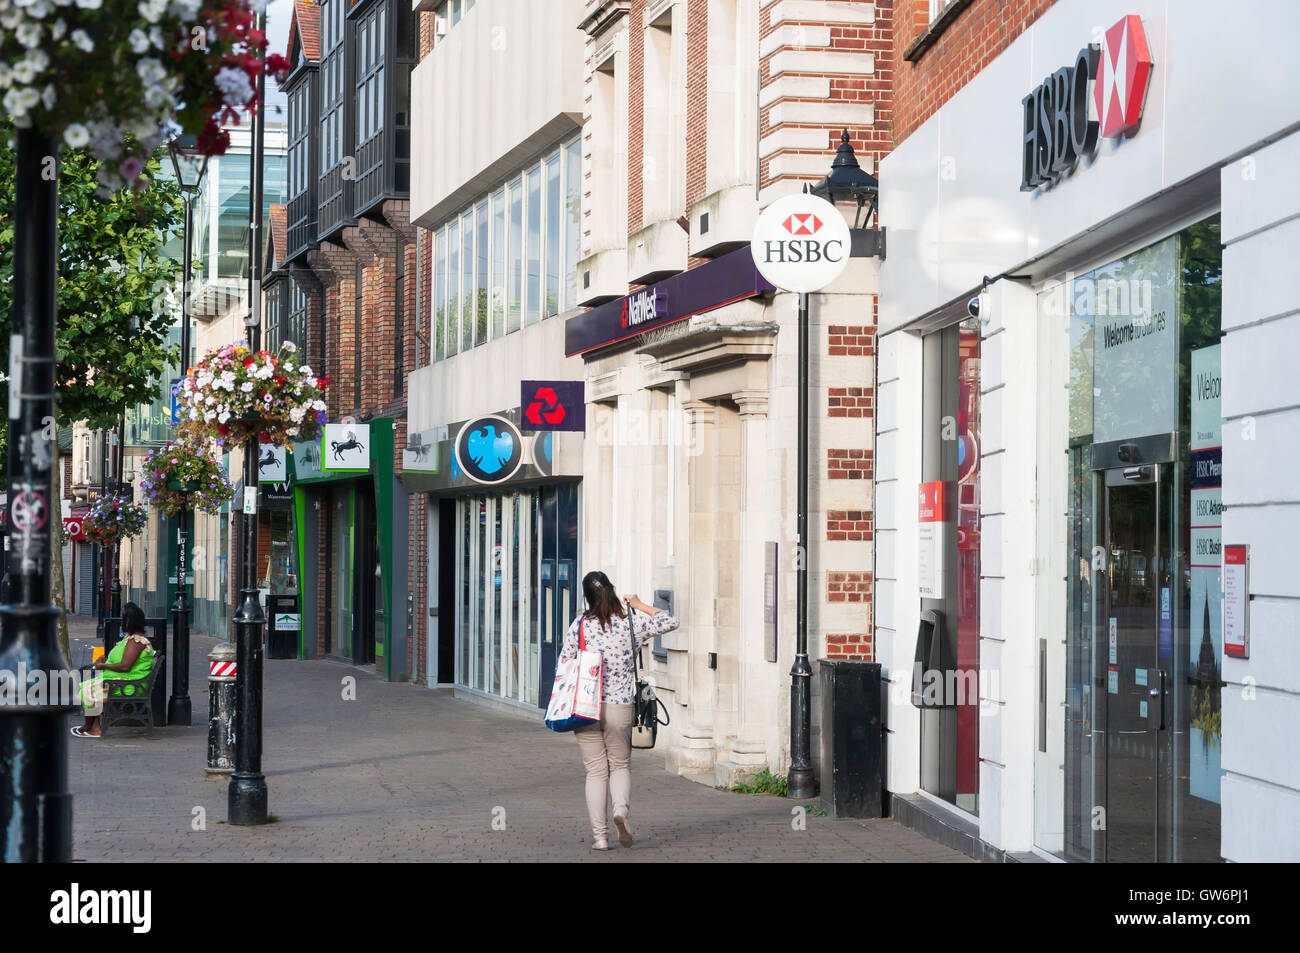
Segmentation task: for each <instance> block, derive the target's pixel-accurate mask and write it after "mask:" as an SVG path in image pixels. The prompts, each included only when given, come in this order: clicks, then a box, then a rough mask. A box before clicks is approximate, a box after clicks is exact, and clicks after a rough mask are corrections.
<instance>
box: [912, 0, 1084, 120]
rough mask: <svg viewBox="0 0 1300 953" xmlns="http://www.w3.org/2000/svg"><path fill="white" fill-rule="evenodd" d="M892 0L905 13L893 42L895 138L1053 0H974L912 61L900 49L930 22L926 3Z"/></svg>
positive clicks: (935, 108) (929, 112)
mask: <svg viewBox="0 0 1300 953" xmlns="http://www.w3.org/2000/svg"><path fill="white" fill-rule="evenodd" d="M894 2H895V4H896V5H897V7H898V9H899V10H908V12H909V13H910V15H909V16H900V17H899V18H898V19H899V28H898V30H897V32H896V33H895V36H894V42H893V47H894V49H893V56H894V62H895V63H896V64H897V66H896V70H895V75H894V141H895V142H902V141H903V140H904V139H906V138H907V137H908V136H910V135H911V134H912V133H913V132H915V131H916V129H917V127H919V126H920V125H921V124H922V123H924V122H925V121H926V120H927V119H928V118H929V117H930V116H933V115H934V114H935V112H937V111H938V110H939V108H940V107H941V106H943V104H944V103H946V102H947V101H948V100H950V99H952V97H953V96H954V95H955V94H956V93H957V91H958V90H960V89H961V88H962V87H963V86H965V85H966V84H967V83H968V82H970V81H971V79H972V78H973V77H974V76H975V74H976V73H978V72H979V71H980V70H982V69H983V68H984V67H985V66H987V65H988V64H989V63H991V62H992V61H993V60H994V59H996V58H997V56H998V54H999V53H1001V52H1002V51H1003V50H1005V49H1006V48H1007V47H1008V46H1010V45H1011V43H1012V41H1013V40H1015V38H1016V37H1018V36H1020V34H1021V33H1024V32H1025V30H1026V29H1028V28H1029V26H1030V25H1031V24H1032V23H1033V22H1034V21H1035V20H1037V19H1038V18H1039V17H1040V16H1042V15H1043V13H1044V12H1046V11H1047V9H1048V8H1049V7H1051V6H1052V4H1053V3H1055V2H1056V0H974V2H972V3H971V5H970V6H969V7H967V8H966V9H964V10H962V11H961V12H960V13H958V14H957V15H956V17H955V18H954V19H953V21H952V22H951V24H950V25H949V26H948V27H947V28H946V29H945V30H944V31H943V32H942V33H940V34H939V35H938V37H937V38H936V39H935V42H934V45H933V46H931V47H930V48H929V49H927V50H925V52H924V53H922V54H921V57H920V58H919V59H918V60H917V61H916V62H914V63H908V62H906V61H904V60H903V54H904V53H905V52H906V51H907V49H908V47H910V46H911V45H912V44H913V43H914V42H915V41H916V38H917V37H919V36H920V35H921V34H922V33H923V32H924V31H925V29H926V27H928V26H929V22H928V13H927V11H928V7H929V5H928V3H927V2H926V0H894ZM1083 42H1084V41H1081V42H1080V45H1082V44H1083ZM1028 91H1029V90H1028V88H1026V90H1025V92H1028Z"/></svg>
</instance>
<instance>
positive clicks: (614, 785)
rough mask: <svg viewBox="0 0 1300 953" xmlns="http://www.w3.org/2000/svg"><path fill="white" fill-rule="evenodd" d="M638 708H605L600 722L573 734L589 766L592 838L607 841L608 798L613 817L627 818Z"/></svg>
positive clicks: (583, 761)
mask: <svg viewBox="0 0 1300 953" xmlns="http://www.w3.org/2000/svg"><path fill="white" fill-rule="evenodd" d="M635 711H636V706H635V705H610V704H605V705H604V706H603V707H602V709H601V716H602V717H601V720H600V721H599V722H595V723H593V724H590V725H584V726H583V727H581V728H575V729H574V730H573V733H574V734H575V735H576V736H577V738H578V751H579V752H580V753H581V754H582V763H583V764H584V765H586V766H587V816H588V818H589V819H590V821H591V836H592V837H594V838H595V839H596V840H607V839H608V834H609V828H608V826H607V824H606V818H605V798H606V795H607V794H608V795H609V797H610V799H611V800H613V802H614V813H615V814H616V815H618V816H620V817H627V816H628V813H627V812H628V807H629V804H628V802H629V801H630V800H631V798H632V771H631V769H630V766H629V763H630V761H631V758H632V720H633V718H634V716H635Z"/></svg>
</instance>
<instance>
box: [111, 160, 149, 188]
mask: <svg viewBox="0 0 1300 953" xmlns="http://www.w3.org/2000/svg"><path fill="white" fill-rule="evenodd" d="M117 171H118V172H120V173H122V178H124V179H126V180H127V181H128V182H130V181H131V180H133V179H135V178H136V177H137V176H138V175H139V174H140V173H141V172H142V171H144V163H143V162H141V161H140V159H138V158H137V157H136V156H131V157H130V158H128V159H127V160H126V161H125V162H123V163H122V164H121V165H120V166H118V169H117Z"/></svg>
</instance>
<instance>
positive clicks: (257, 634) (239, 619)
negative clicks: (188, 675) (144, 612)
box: [226, 457, 267, 825]
mask: <svg viewBox="0 0 1300 953" xmlns="http://www.w3.org/2000/svg"><path fill="white" fill-rule="evenodd" d="M251 459H252V460H253V466H254V467H256V466H257V458H256V457H251ZM245 521H246V522H252V521H250V520H245ZM253 525H254V530H253V531H254V532H256V523H254V524H253ZM241 594H242V595H243V597H244V601H243V603H242V604H241V605H240V607H239V614H238V615H236V616H235V631H236V632H237V633H238V637H237V652H236V658H235V664H236V666H237V667H238V672H237V673H236V676H235V677H236V681H235V686H236V699H237V705H236V713H237V714H236V717H237V719H238V721H237V723H236V725H235V729H236V730H235V773H234V774H232V775H231V776H230V788H229V790H228V792H227V807H226V810H227V816H226V819H227V820H228V821H229V822H230V823H231V824H245V825H248V824H265V823H266V816H267V811H266V802H267V791H266V777H265V776H264V775H263V774H262V623H263V622H264V618H263V616H262V607H261V605H259V604H258V601H257V596H258V592H257V590H256V589H245V590H244V591H243V592H242V593H241Z"/></svg>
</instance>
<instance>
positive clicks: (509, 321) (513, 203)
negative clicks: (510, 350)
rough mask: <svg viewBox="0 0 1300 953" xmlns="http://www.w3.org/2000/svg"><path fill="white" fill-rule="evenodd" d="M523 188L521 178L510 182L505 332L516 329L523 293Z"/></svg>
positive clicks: (517, 328)
mask: <svg viewBox="0 0 1300 953" xmlns="http://www.w3.org/2000/svg"><path fill="white" fill-rule="evenodd" d="M523 271H524V190H523V180H522V179H515V180H514V181H513V182H511V183H510V272H509V276H510V287H509V289H508V290H507V291H506V297H507V300H508V301H509V302H510V309H509V311H508V312H507V313H506V333H507V334H508V333H510V332H511V331H518V330H519V326H520V318H521V316H522V310H523V309H522V306H521V305H522V301H523V294H524V285H523Z"/></svg>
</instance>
